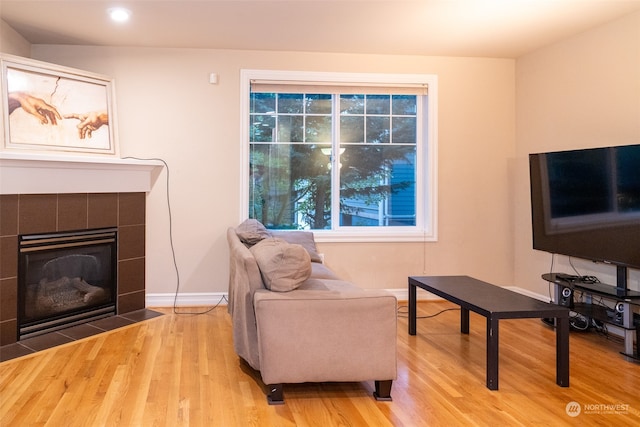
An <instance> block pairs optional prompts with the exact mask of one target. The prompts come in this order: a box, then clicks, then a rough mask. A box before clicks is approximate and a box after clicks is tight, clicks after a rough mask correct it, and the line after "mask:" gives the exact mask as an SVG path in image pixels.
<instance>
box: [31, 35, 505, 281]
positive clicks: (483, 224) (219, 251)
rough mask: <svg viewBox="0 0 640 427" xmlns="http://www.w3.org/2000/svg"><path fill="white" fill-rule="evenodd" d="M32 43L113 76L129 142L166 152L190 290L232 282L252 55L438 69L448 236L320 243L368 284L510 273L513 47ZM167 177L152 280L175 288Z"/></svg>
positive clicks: (278, 62)
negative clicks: (346, 49) (340, 49)
mask: <svg viewBox="0 0 640 427" xmlns="http://www.w3.org/2000/svg"><path fill="white" fill-rule="evenodd" d="M32 53H33V57H34V58H35V59H40V60H44V61H48V62H53V63H57V64H61V65H65V66H71V67H77V68H81V69H85V70H88V71H93V72H98V73H101V74H107V75H110V76H113V77H114V78H115V85H116V93H117V95H116V100H117V108H118V125H119V136H120V146H121V154H122V155H123V156H139V157H160V158H163V159H165V160H166V161H167V162H168V163H169V165H170V171H171V174H170V175H171V190H170V192H171V204H172V212H173V236H174V242H175V249H176V257H177V262H178V266H179V269H180V277H181V282H182V283H181V292H184V293H192V292H222V291H225V290H226V286H227V271H228V266H227V263H228V255H227V247H226V241H225V229H226V227H228V226H231V225H235V224H237V223H238V221H239V219H240V218H241V216H242V213H241V212H240V209H239V196H238V195H239V192H240V188H239V185H240V184H239V183H240V176H239V165H240V161H241V159H240V144H241V143H242V142H241V141H240V137H239V135H240V124H239V119H240V117H239V74H240V70H241V69H242V68H251V69H282V70H312V71H343V72H376V73H378V72H392V73H434V74H437V75H438V76H439V85H440V86H439V96H440V98H439V99H440V103H439V183H440V185H439V211H438V216H439V241H438V242H437V243H424V244H421V243H402V244H399V243H397V244H389V243H387V244H381V243H378V244H373V243H371V244H363V243H359V244H346V243H341V244H338V243H331V244H329V243H324V244H321V245H320V250H321V251H322V252H324V253H325V255H326V262H327V264H328V265H329V266H330V267H332V268H334V269H335V270H336V271H337V272H338V273H339V274H340V275H342V276H343V277H345V278H347V279H350V280H352V281H354V282H355V283H356V284H358V285H360V286H362V287H366V288H401V289H405V287H406V280H407V279H406V278H407V276H408V275H417V274H470V275H475V276H477V277H479V278H482V279H485V280H488V281H492V282H495V283H497V284H500V285H510V284H512V276H513V257H512V254H513V247H512V245H513V239H512V229H511V226H512V223H513V222H512V220H511V216H510V206H511V202H510V199H509V161H510V159H512V158H513V157H514V154H515V153H514V138H515V125H514V124H515V68H514V67H515V61H513V60H509V59H471V58H445V57H412V56H375V55H341V54H315V53H290V52H257V51H256V52H251V51H226V50H203V49H193V50H189V49H146V48H114V47H111V48H97V47H88V46H84V47H72V46H45V45H37V46H33V47H32ZM211 72H216V73H218V74H219V84H217V85H211V84H209V83H208V76H209V73H211ZM163 179H164V175H163V176H161V177H160V180H159V181H158V182H157V183H156V184H155V186H154V188H153V191H152V192H151V194H150V196H149V209H148V213H147V216H148V219H147V226H148V230H147V238H148V242H147V245H148V250H147V254H148V257H147V276H148V280H147V289H148V292H150V293H163V292H167V293H170V292H173V291H174V290H175V279H174V277H175V275H174V273H173V269H172V268H173V267H172V260H171V254H170V247H169V238H168V229H169V222H168V218H167V209H166V202H165V197H166V192H165V187H164V183H163V182H162V180H163Z"/></svg>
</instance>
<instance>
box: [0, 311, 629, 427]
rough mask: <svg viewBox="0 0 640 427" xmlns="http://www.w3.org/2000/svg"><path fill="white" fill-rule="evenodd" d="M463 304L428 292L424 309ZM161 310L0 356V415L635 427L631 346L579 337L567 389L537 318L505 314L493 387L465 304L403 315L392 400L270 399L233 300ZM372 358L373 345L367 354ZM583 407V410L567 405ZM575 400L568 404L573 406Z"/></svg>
mask: <svg viewBox="0 0 640 427" xmlns="http://www.w3.org/2000/svg"><path fill="white" fill-rule="evenodd" d="M453 307H455V306H454V305H452V304H449V303H447V302H421V303H419V305H418V310H419V311H418V314H419V315H427V314H433V313H436V312H438V311H440V310H442V309H445V308H453ZM154 310H157V311H161V312H163V313H165V315H164V316H160V317H157V318H154V319H151V320H146V321H143V322H140V323H136V324H134V325H131V326H127V327H124V328H121V329H118V330H115V331H111V332H106V333H104V334H100V335H97V336H94V337H91V338H87V339H83V340H79V341H76V342H74V343H70V344H65V345H62V346H59V347H55V348H52V349H48V350H45V351H42V352H39V353H37V354H35V355H29V356H25V357H22V358H18V359H14V360H10V361H7V362H3V363H2V364H0V425H1V426H3V427H4V426H21V427H22V426H31V425H42V426H102V425H104V426H160V425H170V426H173V425H176V426H187V425H190V426H252V425H255V426H322V427H326V426H338V425H339V426H391V425H394V426H438V425H443V426H458V425H477V426H495V425H508V426H514V425H524V426H529V425H553V426H562V425H575V424H576V423H578V422H579V423H580V424H581V425H617V426H625V425H629V426H636V425H640V397H639V395H638V390H640V365H639V364H637V363H632V362H629V361H626V360H625V358H624V357H623V356H621V355H620V354H619V351H621V350H622V349H623V343H622V341H621V340H619V339H617V338H616V339H608V338H607V337H605V336H603V335H598V334H596V333H573V332H572V335H571V344H570V346H571V347H570V349H571V378H570V387H568V388H562V387H559V386H557V385H556V383H555V333H554V331H553V330H552V329H551V328H549V327H547V326H545V325H544V324H543V323H542V322H540V321H539V320H536V319H522V320H507V321H501V322H500V389H499V390H498V391H490V390H488V389H487V388H486V386H485V344H484V343H485V336H484V335H485V322H484V318H483V317H480V316H477V315H475V314H473V313H471V333H470V334H469V335H467V336H465V335H461V334H460V333H459V316H460V315H459V312H458V311H447V312H444V313H442V314H440V315H439V316H437V317H433V318H424V319H419V320H418V335H416V336H409V335H408V334H407V320H406V318H404V317H402V316H401V317H399V320H398V378H397V380H396V381H395V382H394V384H393V389H392V396H393V402H376V401H375V400H374V399H373V397H372V396H371V395H372V393H373V381H371V382H365V383H328V384H325V383H323V384H297V385H296V384H292V385H285V388H284V395H285V402H286V403H285V404H284V405H279V406H269V405H268V404H267V402H266V398H265V394H264V390H263V384H262V382H261V381H260V379H259V378H260V377H259V375H258V374H256V373H255V372H253V371H252V370H251V369H250V368H249V367H248V366H247V365H246V364H244V363H242V362H241V361H240V360H239V359H238V357H237V356H236V355H235V353H234V351H233V344H232V339H231V323H230V318H229V316H228V314H227V312H226V307H218V308H216V309H214V310H213V311H211V312H209V313H207V314H203V315H176V314H173V313H172V310H171V309H162V308H161V309H155V308H154ZM372 357H375V355H372ZM570 402H576V403H577V404H579V405H580V406H579V408H580V410H581V413H580V414H579V415H578V416H577V417H575V418H574V417H571V416H569V415H568V414H567V409H566V408H567V405H569V404H570ZM577 407H578V406H574V407H573V408H577Z"/></svg>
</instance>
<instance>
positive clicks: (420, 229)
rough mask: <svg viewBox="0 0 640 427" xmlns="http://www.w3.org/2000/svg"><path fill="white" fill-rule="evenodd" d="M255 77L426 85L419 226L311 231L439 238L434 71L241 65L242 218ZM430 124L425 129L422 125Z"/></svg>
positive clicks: (319, 237)
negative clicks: (345, 70) (334, 70)
mask: <svg viewBox="0 0 640 427" xmlns="http://www.w3.org/2000/svg"><path fill="white" fill-rule="evenodd" d="M252 81H279V82H285V81H291V82H292V83H293V82H305V84H308V83H318V84H319V85H322V84H324V85H326V84H331V83H333V84H353V85H380V86H393V85H398V86H401V85H426V86H427V87H428V91H429V95H428V97H427V102H426V105H425V106H424V108H425V109H426V111H425V112H424V115H423V117H424V119H425V121H426V123H427V124H428V125H427V126H422V128H423V131H422V132H421V135H420V133H419V135H420V136H419V138H418V139H419V140H418V141H417V147H416V151H417V158H419V159H421V161H419V162H418V165H417V168H416V176H417V177H418V179H417V182H416V225H415V226H402V227H340V228H339V229H336V230H312V231H313V233H314V236H315V239H316V241H318V242H425V241H427V242H428V241H437V219H438V218H437V213H438V206H437V201H438V185H437V177H438V171H437V165H438V161H437V156H438V108H437V106H438V76H437V75H434V74H369V73H332V72H308V71H282V70H250V69H242V70H240V141H241V144H240V147H241V156H240V186H241V187H240V188H241V189H240V209H239V211H240V221H242V220H243V219H246V217H247V212H248V206H249V154H250V153H249V147H250V138H249V128H250V126H249V112H250V93H251V82H252ZM425 127H426V129H424V128H425Z"/></svg>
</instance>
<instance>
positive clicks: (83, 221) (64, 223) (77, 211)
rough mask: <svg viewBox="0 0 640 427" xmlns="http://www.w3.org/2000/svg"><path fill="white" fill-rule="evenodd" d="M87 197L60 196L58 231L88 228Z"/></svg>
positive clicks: (75, 195)
mask: <svg viewBox="0 0 640 427" xmlns="http://www.w3.org/2000/svg"><path fill="white" fill-rule="evenodd" d="M87 223H88V218H87V195H86V194H59V195H58V230H59V231H65V230H84V229H86V228H87V227H88V225H87Z"/></svg>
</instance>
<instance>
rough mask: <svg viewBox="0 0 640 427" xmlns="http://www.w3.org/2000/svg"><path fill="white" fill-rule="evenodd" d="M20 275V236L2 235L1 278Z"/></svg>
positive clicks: (0, 238)
mask: <svg viewBox="0 0 640 427" xmlns="http://www.w3.org/2000/svg"><path fill="white" fill-rule="evenodd" d="M17 276H18V236H5V237H0V279H6V278H8V277H17Z"/></svg>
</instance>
